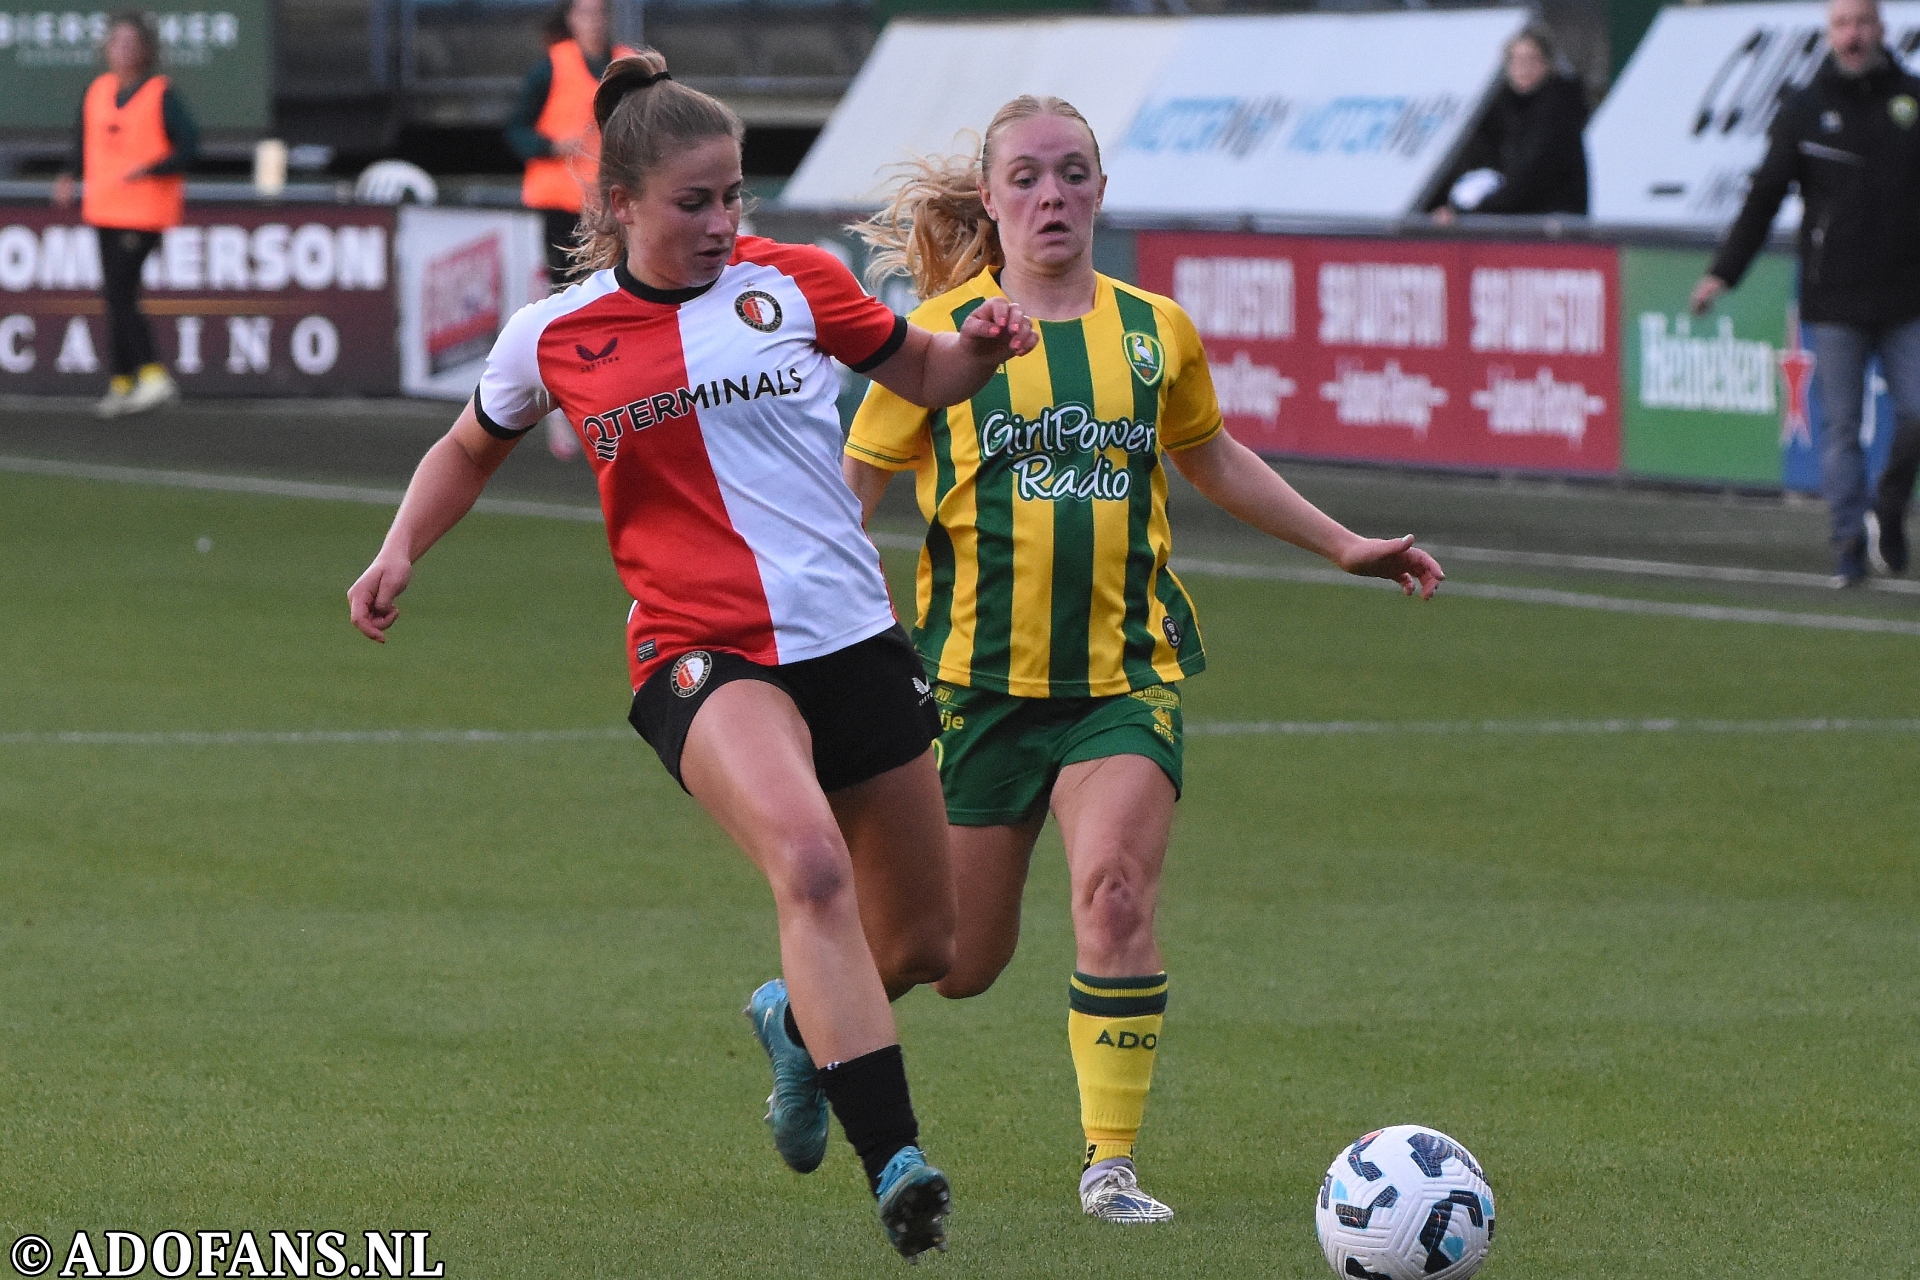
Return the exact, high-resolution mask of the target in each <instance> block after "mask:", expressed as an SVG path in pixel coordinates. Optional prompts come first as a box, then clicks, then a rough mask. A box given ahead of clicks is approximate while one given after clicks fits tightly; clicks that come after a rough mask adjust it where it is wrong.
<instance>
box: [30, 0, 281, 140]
mask: <svg viewBox="0 0 1920 1280" xmlns="http://www.w3.org/2000/svg"><path fill="white" fill-rule="evenodd" d="M139 7H140V8H142V9H144V10H146V11H147V12H148V13H150V14H151V15H152V16H153V23H154V30H155V33H156V34H157V35H158V36H159V37H160V65H159V67H158V68H156V70H157V71H158V72H159V74H161V75H164V76H166V77H167V78H168V79H169V80H170V81H171V82H172V83H173V84H174V85H175V87H177V88H178V89H179V91H180V96H181V97H182V98H183V99H184V100H185V101H186V104H187V110H188V111H189V112H190V113H192V115H193V118H194V121H195V123H197V124H198V125H199V126H200V127H201V128H202V129H245V130H259V129H265V128H267V127H268V125H269V124H271V123H272V118H273V19H272V11H271V9H270V7H269V6H268V4H267V0H215V2H214V3H211V4H206V3H197V2H185V0H156V3H153V4H146V5H141V6H139ZM117 9H118V6H114V5H108V6H104V7H101V8H97V9H86V10H82V9H34V8H30V7H27V6H21V7H18V8H11V9H9V10H7V11H6V12H0V129H71V128H72V127H73V122H74V119H75V117H76V116H77V115H78V114H79V112H80V97H81V95H82V94H84V93H85V92H86V89H87V85H88V84H90V83H92V81H93V78H94V77H95V76H97V75H99V74H100V73H101V72H102V71H104V70H105V69H106V67H105V64H104V63H103V62H102V61H101V58H100V44H101V42H102V41H103V40H104V39H105V38H106V34H107V16H108V14H110V13H113V12H116V11H117Z"/></svg>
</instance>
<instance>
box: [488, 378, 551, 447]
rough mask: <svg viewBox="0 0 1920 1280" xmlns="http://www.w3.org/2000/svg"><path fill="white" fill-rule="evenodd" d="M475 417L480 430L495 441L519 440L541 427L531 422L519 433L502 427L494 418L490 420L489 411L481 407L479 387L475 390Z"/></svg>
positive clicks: (510, 428)
mask: <svg viewBox="0 0 1920 1280" xmlns="http://www.w3.org/2000/svg"><path fill="white" fill-rule="evenodd" d="M473 416H474V419H475V420H476V421H478V422H479V424H480V429H481V430H483V431H485V432H486V433H487V434H488V435H490V436H492V437H493V438H494V439H495V440H518V439H519V438H520V437H521V436H523V435H525V434H527V432H529V431H531V430H533V429H534V428H535V427H537V426H539V425H540V424H539V423H538V422H531V423H528V424H527V425H526V426H524V427H521V428H520V429H519V430H517V431H516V430H515V429H514V428H512V427H503V426H501V425H500V424H499V423H497V422H495V421H494V420H493V419H492V418H489V417H488V416H487V411H486V410H485V409H483V408H481V407H480V388H479V387H475V388H474V389H473Z"/></svg>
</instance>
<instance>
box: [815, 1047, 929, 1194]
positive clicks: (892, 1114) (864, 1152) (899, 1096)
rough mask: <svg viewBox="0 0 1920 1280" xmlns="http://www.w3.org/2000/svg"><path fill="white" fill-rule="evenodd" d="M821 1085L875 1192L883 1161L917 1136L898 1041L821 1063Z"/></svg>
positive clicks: (871, 1189) (918, 1135) (871, 1188)
mask: <svg viewBox="0 0 1920 1280" xmlns="http://www.w3.org/2000/svg"><path fill="white" fill-rule="evenodd" d="M820 1087H821V1088H822V1089H824V1090H825V1091H826V1094H827V1101H828V1102H829V1103H831V1104H832V1106H833V1114H834V1115H836V1116H838V1117H839V1118H840V1127H841V1128H842V1129H843V1130H845V1131H846V1135H847V1141H848V1142H851V1143H852V1144H853V1149H854V1150H855V1151H857V1152H859V1153H860V1163H861V1164H862V1165H863V1166H865V1168H866V1171H867V1189H868V1190H870V1191H872V1192H874V1193H875V1194H876V1195H877V1194H878V1193H879V1190H880V1171H881V1170H882V1169H884V1168H886V1167H887V1161H889V1160H891V1159H893V1157H894V1156H895V1155H897V1154H898V1153H899V1151H900V1148H902V1147H911V1146H915V1145H917V1144H918V1143H919V1141H920V1122H919V1121H917V1120H915V1119H914V1118H913V1101H912V1099H911V1098H909V1097H908V1096H907V1064H906V1060H905V1059H904V1058H902V1057H901V1056H900V1046H899V1045H897V1044H890V1045H888V1046H887V1047H886V1048H884V1049H875V1050H874V1051H873V1052H872V1053H863V1054H861V1055H860V1056H859V1057H857V1058H850V1059H848V1060H847V1061H845V1062H835V1063H832V1064H830V1065H828V1066H826V1067H825V1068H823V1069H822V1070H821V1072H820Z"/></svg>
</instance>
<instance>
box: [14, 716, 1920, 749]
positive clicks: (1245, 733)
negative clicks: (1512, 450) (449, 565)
mask: <svg viewBox="0 0 1920 1280" xmlns="http://www.w3.org/2000/svg"><path fill="white" fill-rule="evenodd" d="M1186 731H1187V733H1188V734H1189V735H1191V736H1193V737H1198V738H1241V737H1299V738H1333V737H1369V736H1371V737H1460V736H1483V737H1575V736H1586V737H1591V736H1605V735H1629V734H1710V735H1720V736H1741V737H1780V736H1785V735H1796V734H1822V733H1920V720H1860V719H1844V718H1819V719H1806V720H1682V719H1651V720H1631V719H1617V720H1432V721H1417V720H1198V721H1194V722H1192V723H1190V724H1188V725H1187V726H1186ZM638 741H639V738H638V736H637V735H636V734H635V733H634V732H633V730H632V729H630V728H628V727H626V726H625V725H621V726H618V727H615V726H612V725H608V726H606V727H604V728H600V729H518V730H516V729H293V730H285V731H278V732H276V731H261V730H246V729H235V730H223V731H199V730H180V731H172V732H168V731H160V732H155V733H118V732H108V731H96V730H67V731H62V732H51V733H34V732H15V733H0V747H328V746H344V747H361V746H392V745H415V744H417V745H426V746H473V745H480V746H500V745H505V746H522V745H542V744H547V743H570V742H631V743H636V744H637V743H638Z"/></svg>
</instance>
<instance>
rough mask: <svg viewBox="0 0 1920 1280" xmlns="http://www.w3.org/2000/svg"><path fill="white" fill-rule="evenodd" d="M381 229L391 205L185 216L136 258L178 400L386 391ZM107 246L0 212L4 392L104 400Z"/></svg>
mask: <svg viewBox="0 0 1920 1280" xmlns="http://www.w3.org/2000/svg"><path fill="white" fill-rule="evenodd" d="M393 231H394V215H393V210H391V209H387V208H374V207H368V208H357V207H353V206H332V205H307V206H301V205H278V206H275V205H266V206H258V207H256V206H240V205H193V206H189V207H188V209H187V222H186V223H185V224H184V225H182V226H178V227H174V228H172V229H171V230H169V231H167V232H166V233H165V236H164V237H163V239H162V241H161V244H160V247H159V248H158V249H155V250H154V252H153V253H152V255H151V256H149V257H148V258H147V264H146V275H145V285H146V287H145V291H144V292H143V294H142V297H141V309H142V310H143V311H145V312H146V313H147V317H148V319H149V321H150V322H151V324H152V327H153V338H154V345H155V347H156V348H157V349H158V355H159V359H160V361H161V363H163V364H165V365H166V366H167V368H168V369H169V370H170V371H171V372H172V373H173V376H174V377H175V378H176V379H178V380H179V382H180V385H181V389H182V391H184V392H185V393H186V395H187V396H189V397H194V396H287V395H293V396H302V395H338V394H341V393H343V392H345V393H349V394H360V395H393V394H395V393H396V392H397V391H398V389H399V381H400V368H399V348H398V343H397V341H396V338H395V327H396V313H395V306H394V288H393V270H392V260H393ZM103 234H105V235H111V234H112V233H111V232H95V230H94V229H93V228H92V227H87V226H82V225H81V224H80V223H79V221H78V219H77V217H76V216H75V214H73V213H72V212H69V211H64V210H55V209H47V208H41V207H35V206H19V205H14V206H0V394H4V393H8V392H15V393H29V394H51V395H96V394H99V393H100V392H101V391H103V390H105V388H106V382H107V376H108V373H109V372H110V363H109V362H110V359H111V350H110V347H109V345H108V344H109V341H110V340H109V336H108V332H107V317H106V306H105V304H104V303H103V302H102V301H101V297H100V242H99V239H98V236H99V235H103Z"/></svg>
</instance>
